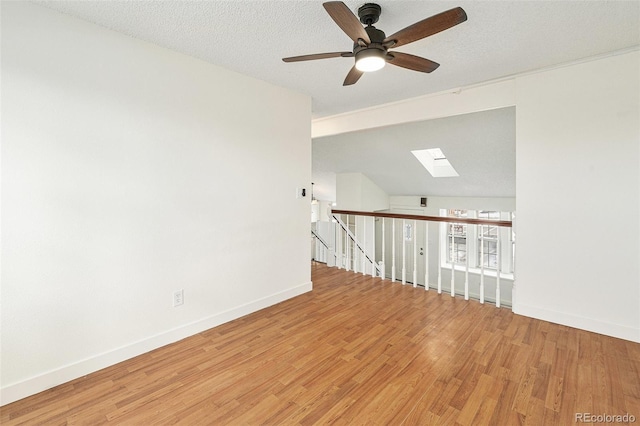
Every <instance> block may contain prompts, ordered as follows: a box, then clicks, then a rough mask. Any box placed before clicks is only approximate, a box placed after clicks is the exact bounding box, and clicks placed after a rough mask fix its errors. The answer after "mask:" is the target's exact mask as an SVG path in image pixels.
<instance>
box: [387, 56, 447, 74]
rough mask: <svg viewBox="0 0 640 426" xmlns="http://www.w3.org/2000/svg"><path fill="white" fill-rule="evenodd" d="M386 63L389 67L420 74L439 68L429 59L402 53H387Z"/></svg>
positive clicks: (437, 64)
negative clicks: (392, 66) (405, 69)
mask: <svg viewBox="0 0 640 426" xmlns="http://www.w3.org/2000/svg"><path fill="white" fill-rule="evenodd" d="M387 62H388V63H390V64H391V65H396V66H398V67H402V68H407V69H410V70H413V71H420V72H432V71H434V70H435V69H436V68H438V67H439V66H440V64H439V63H437V62H433V61H431V60H429V59H425V58H421V57H420V56H415V55H410V54H408V53H402V52H389V53H388V54H387Z"/></svg>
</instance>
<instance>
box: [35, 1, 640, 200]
mask: <svg viewBox="0 0 640 426" xmlns="http://www.w3.org/2000/svg"><path fill="white" fill-rule="evenodd" d="M35 3H38V4H41V5H44V6H47V7H50V8H52V9H55V10H58V11H60V12H63V13H67V14H70V15H73V16H76V17H79V18H82V19H85V20H88V21H90V22H94V23H96V24H99V25H102V26H104V27H107V28H110V29H113V30H116V31H119V32H121V33H124V34H128V35H130V36H132V37H136V38H139V39H142V40H146V41H149V42H151V43H154V44H157V45H160V46H164V47H167V48H169V49H172V50H175V51H178V52H182V53H184V54H187V55H190V56H193V57H197V58H200V59H202V60H205V61H207V62H210V63H213V64H216V65H220V66H222V67H225V68H228V69H231V70H235V71H237V72H240V73H242V74H245V75H249V76H253V77H255V78H258V79H260V80H264V81H267V82H270V83H273V84H276V85H279V86H283V87H288V88H290V89H293V90H296V91H299V92H304V93H308V94H309V95H311V97H312V98H313V116H314V117H315V118H319V117H324V116H330V115H334V114H338V113H342V112H347V111H353V110H356V109H361V108H367V107H371V106H375V105H380V104H385V103H389V102H394V101H400V100H402V99H407V98H413V97H417V96H421V95H427V94H430V93H436V92H441V91H445V90H450V89H453V88H458V87H464V86H468V85H472V84H476V83H481V82H485V81H490V80H494V79H497V78H501V77H506V76H511V75H514V74H518V73H522V72H527V71H532V70H536V69H540V68H544V67H549V66H553V65H558V64H562V63H566V62H571V61H575V60H579V59H583V58H588V57H592V56H597V55H601V54H606V53H608V52H614V51H618V50H622V49H628V48H633V47H637V46H638V45H639V44H640V1H638V0H633V1H616V0H612V1H598V0H594V1H581V0H577V1H568V0H566V1H520V0H512V1H455V2H450V1H435V0H433V1H425V0H421V1H396V0H384V1H383V0H380V1H379V2H378V3H379V4H380V5H381V6H382V15H381V17H380V21H379V22H378V23H377V24H376V27H377V28H379V29H381V30H383V31H385V32H386V33H387V34H392V33H394V32H396V31H398V30H400V29H402V28H404V27H406V26H408V25H410V24H412V23H414V22H416V21H419V20H421V19H424V18H426V17H429V16H432V15H434V14H437V13H440V12H442V11H444V10H448V9H451V8H453V7H456V6H461V7H462V8H464V9H465V11H466V13H467V15H468V20H467V21H466V22H464V23H462V24H460V25H458V26H455V27H453V28H450V29H448V30H446V31H444V32H441V33H438V34H435V35H433V36H431V37H428V38H426V39H423V40H420V41H417V42H414V43H411V44H408V45H405V46H402V47H400V48H398V49H397V50H398V51H403V52H406V53H411V54H414V55H419V56H424V57H426V58H429V59H431V60H434V61H436V62H438V63H440V64H441V66H440V67H439V68H438V69H437V70H436V71H434V72H433V73H431V74H423V73H418V72H413V71H409V70H406V69H403V68H398V67H394V66H386V67H385V68H384V69H382V70H381V71H378V72H375V73H370V74H367V75H364V76H363V77H362V78H361V79H360V81H358V83H357V84H355V85H354V86H349V87H343V86H342V81H343V80H344V78H345V76H346V74H347V72H348V71H349V69H350V68H351V66H352V65H353V59H352V58H333V59H324V60H317V61H309V62H298V63H288V64H287V63H284V62H282V60H281V58H283V57H287V56H297V55H303V54H310V53H323V52H334V51H345V50H350V49H351V40H350V39H349V38H348V37H347V36H346V35H345V34H344V33H343V32H342V30H340V28H339V27H338V26H337V25H336V24H335V23H334V22H333V21H332V20H331V18H330V17H329V15H328V14H327V13H326V12H325V10H324V8H323V7H322V1H316V0H308V1H303V0H294V1H292V0H272V1H266V0H263V1H255V0H254V1H248V0H235V1H212V0H200V1H192V0H170V1H169V0H167V1H163V0H155V1H140V0H118V1H115V0H107V1H95V0H88V1H87V0H85V1H43V0H40V1H35ZM345 3H346V4H347V6H348V7H350V8H351V10H352V11H356V10H357V8H358V7H359V6H360V5H362V4H363V3H364V1H350V0H347V1H345ZM513 117H514V110H513V108H508V109H504V110H497V111H487V112H484V113H478V114H470V115H466V116H459V117H450V118H446V119H440V120H432V121H430V122H423V123H413V124H408V125H402V126H392V127H389V128H383V129H376V130H369V131H363V132H355V133H349V134H345V135H338V136H334V137H327V138H320V139H316V140H314V143H313V179H314V182H315V183H316V185H315V191H316V194H315V195H316V196H317V197H318V198H320V199H324V200H335V173H341V172H360V173H364V174H365V175H367V176H368V177H369V178H370V179H372V180H373V181H374V182H375V183H377V184H378V185H379V186H380V187H381V188H383V189H384V190H385V191H386V192H387V193H388V194H391V195H402V194H405V195H429V196H434V195H449V196H452V195H457V196H476V197H479V196H502V197H514V196H515V127H514V126H515V122H514V118H513ZM434 147H439V148H442V149H443V150H444V152H445V154H446V155H447V157H448V158H449V159H450V160H451V162H452V164H453V165H454V167H455V168H456V170H457V171H458V172H459V173H460V177H459V178H441V179H434V178H432V177H430V176H429V174H428V173H427V172H426V170H424V169H423V168H422V167H421V166H420V164H419V163H418V162H417V160H415V158H414V157H413V155H412V154H411V153H410V151H411V150H412V149H420V148H434ZM363 152H364V153H365V155H362V153H363Z"/></svg>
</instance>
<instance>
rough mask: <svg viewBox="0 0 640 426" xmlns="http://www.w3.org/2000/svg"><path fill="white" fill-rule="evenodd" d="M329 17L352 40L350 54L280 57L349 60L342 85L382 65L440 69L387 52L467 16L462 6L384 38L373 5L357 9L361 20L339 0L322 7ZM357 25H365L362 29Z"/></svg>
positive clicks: (324, 4) (458, 21)
mask: <svg viewBox="0 0 640 426" xmlns="http://www.w3.org/2000/svg"><path fill="white" fill-rule="evenodd" d="M322 5H323V6H324V8H325V10H326V11H327V13H329V16H331V18H332V19H333V20H334V21H335V23H336V24H338V26H339V27H340V28H341V29H342V31H344V32H345V33H346V34H347V35H348V36H349V38H351V40H353V50H352V51H350V52H330V53H318V54H312V55H302V56H292V57H289V58H283V59H282V60H283V61H284V62H299V61H311V60H314V59H326V58H338V57H342V58H352V57H355V61H356V63H355V65H354V66H353V67H352V68H351V71H349V73H348V74H347V78H345V80H344V83H343V84H342V85H343V86H349V85H352V84H354V83H356V82H357V81H358V80H359V79H360V77H362V74H364V73H365V72H370V71H377V70H379V69H380V68H382V67H384V65H385V63H387V62H388V63H390V64H391V65H396V66H398V67H403V68H407V69H410V70H414V71H420V72H427V73H428V72H432V71H434V70H435V69H436V68H438V67H439V66H440V64H438V63H437V62H433V61H431V60H429V59H426V58H421V57H420V56H414V55H410V54H408V53H402V52H390V51H389V49H390V48H393V47H399V46H402V45H405V44H408V43H411V42H414V41H417V40H420V39H423V38H425V37H428V36H430V35H433V34H436V33H439V32H440V31H444V30H446V29H448V28H451V27H453V26H455V25H458V24H460V23H462V22H464V21H466V20H467V14H466V13H465V11H464V10H463V9H462V8H461V7H456V8H454V9H450V10H447V11H446V12H442V13H439V14H437V15H434V16H432V17H430V18H426V19H423V20H422V21H419V22H416V23H415V24H413V25H409V26H408V27H406V28H404V29H402V30H400V31H398V32H396V33H395V34H392V35H390V36H389V37H387V36H386V35H385V33H384V32H382V31H380V30H379V29H377V28H376V27H374V26H373V24H375V23H376V22H378V18H379V17H380V13H381V11H382V8H381V7H380V6H379V5H377V4H375V3H366V4H364V5H363V6H361V7H359V8H358V16H359V17H360V20H358V18H356V16H355V15H354V14H353V13H352V12H351V10H349V8H348V7H347V5H345V4H344V3H343V2H341V1H330V2H326V3H323V4H322ZM360 23H363V24H365V25H366V27H363V26H362V25H361V24H360Z"/></svg>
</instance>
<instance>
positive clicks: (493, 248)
mask: <svg viewBox="0 0 640 426" xmlns="http://www.w3.org/2000/svg"><path fill="white" fill-rule="evenodd" d="M440 215H441V216H448V217H459V218H471V219H475V218H477V219H485V220H513V218H514V214H513V213H510V212H499V211H491V210H462V209H448V210H441V211H440ZM440 229H441V237H440V238H441V239H440V250H441V259H442V267H446V268H451V267H454V268H456V269H458V270H466V268H467V256H468V265H469V271H470V272H472V273H480V272H481V270H484V271H485V273H488V274H489V275H495V274H496V272H497V269H498V262H500V264H501V271H500V272H501V273H502V274H503V276H504V275H509V274H511V273H512V272H513V259H514V252H515V249H514V246H515V244H514V243H515V233H514V231H513V228H511V229H508V230H507V229H504V228H502V229H501V228H500V227H498V226H492V225H473V224H469V225H467V224H463V223H442V224H441V227H440ZM498 240H499V241H498Z"/></svg>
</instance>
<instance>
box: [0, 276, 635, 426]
mask: <svg viewBox="0 0 640 426" xmlns="http://www.w3.org/2000/svg"><path fill="white" fill-rule="evenodd" d="M312 279H313V283H314V289H313V291H312V292H309V293H306V294H304V295H301V296H298V297H296V298H293V299H290V300H287V301H285V302H282V303H279V304H277V305H275V306H272V307H269V308H267V309H264V310H261V311H259V312H256V313H253V314H251V315H247V316H245V317H243V318H239V319H237V320H235V321H231V322H229V323H226V324H222V325H221V326H219V327H215V328H213V329H211V330H207V331H205V332H203V333H200V334H198V335H195V336H192V337H189V338H187V339H184V340H181V341H179V342H176V343H174V344H172V345H167V346H165V347H163V348H159V349H156V350H154V351H151V352H149V353H147V354H144V355H141V356H139V357H136V358H133V359H130V360H128V361H125V362H123V363H119V364H117V365H114V366H111V367H108V368H106V369H103V370H100V371H98V372H96V373H94V374H91V375H88V376H86V377H83V378H80V379H77V380H74V381H72V382H69V383H66V384H63V385H61V386H58V387H56V388H53V389H50V390H47V391H45V392H42V393H40V394H38V395H34V396H32V397H29V398H25V399H23V400H21V401H16V402H15V403H13V404H9V405H6V406H4V407H1V408H0V423H2V425H3V426H4V425H17V424H173V423H176V422H177V423H182V424H273V425H276V424H320V423H331V424H334V425H349V424H368V423H370V424H394V425H396V424H397V425H402V424H404V425H414V424H454V423H456V422H457V423H458V424H474V425H475V424H478V425H482V424H513V425H518V424H572V423H573V422H574V420H575V419H574V417H575V413H576V412H581V413H599V412H603V413H605V412H606V413H609V414H624V413H626V412H628V413H630V414H633V415H635V416H636V417H640V378H639V372H640V344H637V343H633V342H628V341H624V340H620V339H614V338H611V337H607V336H602V335H599V334H595V333H590V332H586V331H583V330H576V329H573V328H570V327H566V326H560V325H557V324H552V323H548V322H545V321H538V320H535V319H531V318H525V317H522V316H519V315H514V314H513V313H512V312H510V311H509V310H508V309H496V308H495V307H492V306H486V305H480V304H479V303H477V302H475V301H465V300H463V299H462V298H460V297H454V298H451V297H449V296H448V295H438V294H437V293H436V292H425V291H424V290H422V289H414V288H413V287H411V286H402V285H401V284H400V283H391V282H389V281H383V280H380V279H377V278H375V279H374V278H371V277H367V276H363V275H361V274H354V273H352V272H345V271H343V270H338V269H336V268H328V267H326V265H322V264H318V263H314V264H313V265H312Z"/></svg>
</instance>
